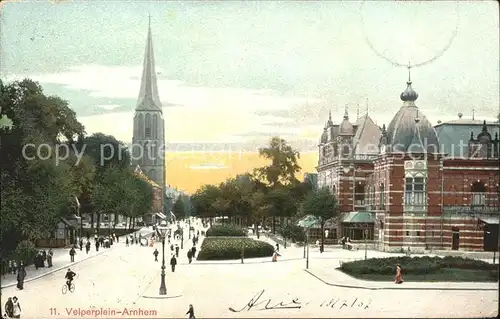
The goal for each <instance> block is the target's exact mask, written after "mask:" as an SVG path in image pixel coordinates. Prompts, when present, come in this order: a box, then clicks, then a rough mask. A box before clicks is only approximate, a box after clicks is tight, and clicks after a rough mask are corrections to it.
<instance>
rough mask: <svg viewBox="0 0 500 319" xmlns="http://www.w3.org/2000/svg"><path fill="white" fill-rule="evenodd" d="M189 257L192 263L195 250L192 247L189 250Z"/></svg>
mask: <svg viewBox="0 0 500 319" xmlns="http://www.w3.org/2000/svg"><path fill="white" fill-rule="evenodd" d="M187 257H188V260H189V263H191V262H192V261H193V251H192V250H191V249H189V250H188V252H187Z"/></svg>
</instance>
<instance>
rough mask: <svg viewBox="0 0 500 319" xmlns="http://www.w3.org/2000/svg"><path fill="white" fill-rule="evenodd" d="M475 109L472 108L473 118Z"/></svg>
mask: <svg viewBox="0 0 500 319" xmlns="http://www.w3.org/2000/svg"><path fill="white" fill-rule="evenodd" d="M474 111H475V110H474V109H472V119H473V120H474Z"/></svg>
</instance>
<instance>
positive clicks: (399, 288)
mask: <svg viewBox="0 0 500 319" xmlns="http://www.w3.org/2000/svg"><path fill="white" fill-rule="evenodd" d="M305 271H306V272H307V273H308V274H309V275H311V276H313V277H314V278H316V279H318V280H319V281H321V282H323V283H324V284H327V285H328V286H332V287H339V288H351V289H364V290H449V291H498V288H451V287H404V286H396V287H366V286H361V285H342V284H332V283H330V282H327V281H325V280H324V279H322V278H320V277H319V276H317V275H315V274H313V273H312V272H311V271H310V270H308V269H305Z"/></svg>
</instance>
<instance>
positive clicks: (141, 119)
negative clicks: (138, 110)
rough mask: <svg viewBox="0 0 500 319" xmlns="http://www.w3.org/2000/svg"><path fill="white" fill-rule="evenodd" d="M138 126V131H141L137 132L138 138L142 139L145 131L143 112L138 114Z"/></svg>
mask: <svg viewBox="0 0 500 319" xmlns="http://www.w3.org/2000/svg"><path fill="white" fill-rule="evenodd" d="M137 126H138V127H139V128H138V131H139V134H137V135H136V136H137V138H138V139H142V137H143V135H142V134H143V132H144V115H142V114H139V115H137Z"/></svg>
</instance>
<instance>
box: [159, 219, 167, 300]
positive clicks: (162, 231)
mask: <svg viewBox="0 0 500 319" xmlns="http://www.w3.org/2000/svg"><path fill="white" fill-rule="evenodd" d="M157 229H158V233H159V234H160V236H161V246H162V261H161V284H160V295H166V294H167V286H166V284H165V237H166V236H167V233H168V231H169V228H168V227H167V222H166V221H164V220H163V221H162V222H161V224H160V226H158V227H157Z"/></svg>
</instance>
